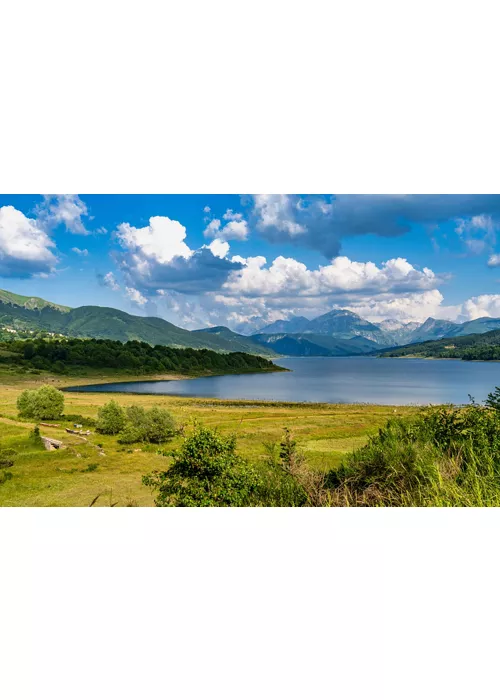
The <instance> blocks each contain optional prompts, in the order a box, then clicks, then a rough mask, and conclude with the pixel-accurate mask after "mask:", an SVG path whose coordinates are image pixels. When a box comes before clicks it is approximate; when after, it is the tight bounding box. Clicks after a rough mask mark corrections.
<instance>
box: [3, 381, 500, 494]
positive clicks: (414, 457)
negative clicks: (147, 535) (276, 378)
mask: <svg viewBox="0 0 500 700" xmlns="http://www.w3.org/2000/svg"><path fill="white" fill-rule="evenodd" d="M44 381H45V382H48V381H50V382H51V384H53V385H52V386H48V387H47V386H45V387H44V386H41V385H40V384H38V385H37V384H36V380H33V378H29V377H27V376H24V377H23V376H22V375H19V376H18V377H17V378H16V383H7V382H3V383H2V384H1V386H0V504H1V505H10V506H12V505H17V506H20V505H31V506H32V505H50V506H57V505H59V506H68V505H79V506H82V505H83V506H88V505H91V504H92V505H103V506H114V505H121V506H126V505H144V506H146V505H154V503H155V502H156V504H157V505H161V506H172V505H183V506H190V505H205V506H210V505H222V506H286V507H290V506H292V507H304V506H306V507H307V506H313V507H315V506H500V410H499V409H500V387H499V388H497V389H495V390H494V391H492V392H491V393H490V395H489V397H488V399H487V401H486V405H485V406H480V405H477V404H475V403H471V404H470V405H468V406H466V407H463V408H457V407H435V408H427V409H415V408H409V407H401V408H397V409H396V408H394V407H383V406H346V405H342V406H333V405H326V404H325V405H319V404H317V405H313V404H309V405H300V404H280V403H258V402H248V401H247V402H245V401H232V402H231V401H217V400H204V399H186V398H182V397H165V396H136V397H134V405H133V406H130V407H128V408H127V409H125V408H124V407H123V405H122V404H121V403H120V400H121V399H123V398H124V397H123V396H117V395H115V396H114V397H113V396H110V395H109V394H106V393H103V394H78V393H71V392H68V393H66V394H65V395H64V398H65V403H66V404H67V413H66V414H64V413H62V406H59V408H58V414H59V416H58V418H57V425H52V424H50V425H46V426H40V428H39V427H38V426H36V424H35V425H34V423H36V422H37V421H38V420H39V419H38V418H33V419H31V422H30V420H29V419H28V418H26V417H22V419H19V418H18V417H17V404H18V401H19V403H20V404H21V405H23V401H24V399H21V400H20V398H21V397H22V396H23V394H24V391H25V389H26V390H27V391H28V392H34V393H38V392H40V391H41V390H43V389H47V388H48V389H50V390H51V391H50V394H53V392H56V394H57V386H54V385H57V384H58V383H60V381H61V380H60V379H57V378H54V379H49V378H47V379H44ZM59 385H60V384H59ZM41 393H42V395H44V394H45V393H46V392H45V391H42V392H41ZM24 396H26V395H25V394H24ZM110 399H112V400H113V401H114V405H115V408H114V411H113V412H111V413H112V414H114V415H115V416H116V415H118V416H119V426H120V429H119V430H118V429H117V425H116V424H114V426H112V429H111V431H110V432H112V433H113V434H105V433H95V432H93V431H92V430H91V432H90V434H87V432H85V433H84V435H80V434H79V433H78V431H74V430H73V428H74V423H78V424H82V425H88V426H90V427H91V428H93V426H94V423H95V422H96V419H97V425H98V426H99V421H100V420H102V419H103V416H106V414H108V416H107V417H108V420H111V418H112V416H111V418H110V412H109V404H110ZM33 403H36V402H35V401H33ZM28 405H30V404H29V402H28ZM103 408H105V409H106V410H104V411H103V410H102V409H103ZM44 415H46V412H44ZM52 415H54V414H52ZM120 417H121V418H122V419H123V421H122V420H121V419H120ZM67 429H70V430H71V431H72V432H69V433H68V432H67ZM40 431H41V434H42V435H43V436H44V437H45V436H48V437H50V438H54V439H55V440H58V441H60V442H61V443H62V445H61V448H60V449H58V450H54V451H51V452H49V451H46V450H45V449H44V447H43V443H42V441H41V437H40ZM165 443H168V449H166V445H165ZM158 444H159V445H160V447H158V446H157V445H158ZM143 477H145V479H144V483H143Z"/></svg>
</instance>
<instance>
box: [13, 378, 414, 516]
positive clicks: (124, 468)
mask: <svg viewBox="0 0 500 700" xmlns="http://www.w3.org/2000/svg"><path fill="white" fill-rule="evenodd" d="M94 376H95V379H94V381H100V382H106V381H108V382H109V381H110V380H111V379H117V378H118V379H128V380H130V379H134V378H135V377H134V376H133V375H128V376H123V375H122V376H120V375H114V374H113V375H110V374H107V373H105V372H101V373H100V374H99V375H97V374H96V375H94ZM137 379H139V377H137ZM68 383H71V384H73V385H76V384H79V383H81V384H86V383H87V384H88V376H81V377H79V378H75V377H72V378H71V380H70V381H68V379H67V378H65V377H64V375H49V374H47V373H45V372H43V371H42V372H41V375H40V376H39V375H33V374H31V373H24V374H23V373H19V372H18V373H17V374H12V373H11V372H10V371H7V368H6V367H2V366H1V365H0V449H4V448H5V449H14V450H16V452H17V455H16V456H15V458H14V467H12V468H11V469H10V471H11V472H12V475H13V478H11V479H9V480H8V481H7V482H5V483H4V484H2V485H1V486H0V506H87V507H88V506H89V505H90V504H91V503H92V502H93V501H94V499H97V500H96V501H95V504H94V507H99V506H103V507H109V506H110V505H114V504H116V505H117V506H130V505H137V506H152V505H154V500H153V494H152V493H151V490H150V489H149V488H147V487H145V486H144V485H143V484H142V477H143V476H144V475H146V474H150V473H151V472H153V471H160V472H161V471H167V470H168V467H169V466H170V464H171V459H172V458H171V457H170V456H169V453H170V452H171V451H175V450H177V449H179V448H180V447H181V446H182V444H183V440H184V433H185V434H186V435H190V434H191V432H192V430H193V425H194V424H196V423H199V424H202V425H204V426H205V427H206V428H210V429H215V428H217V430H218V432H219V434H220V435H221V436H223V437H228V436H231V435H235V436H236V438H237V453H238V454H239V455H240V456H241V458H242V459H243V460H245V462H246V463H247V464H248V465H251V467H252V468H254V469H255V470H256V471H257V473H258V474H259V475H260V476H261V478H262V486H261V487H259V489H260V490H259V493H258V494H255V500H257V497H258V499H259V501H260V502H261V503H266V504H267V505H273V506H288V505H290V504H294V505H296V506H298V505H300V504H301V503H303V502H304V491H303V489H300V488H297V486H296V483H295V481H294V480H292V479H291V478H289V477H288V476H287V475H286V474H285V473H284V471H283V470H282V468H281V466H280V464H279V462H280V455H279V453H280V442H281V440H282V437H283V428H284V427H285V426H288V427H290V429H291V430H292V431H293V436H294V440H295V441H296V443H297V449H298V451H299V452H301V453H303V455H304V460H305V461H304V463H303V465H302V467H301V468H302V469H304V470H306V474H312V476H313V477H314V478H316V475H319V476H321V475H324V474H325V473H326V472H328V471H330V470H332V469H336V468H337V467H338V466H339V465H340V464H341V463H342V461H343V460H344V459H345V457H346V455H347V454H349V453H350V452H351V451H352V450H353V449H356V448H358V447H360V446H362V445H364V444H365V443H366V441H367V440H368V438H369V437H370V436H373V435H375V434H376V433H377V431H378V429H379V428H380V427H381V426H382V425H383V424H384V423H385V422H386V421H387V419H388V418H390V417H392V416H394V415H398V416H411V415H413V414H415V413H416V410H417V409H415V408H414V407H404V406H403V407H398V408H397V409H395V408H394V407H393V406H360V405H352V406H351V405H345V404H342V405H332V404H303V403H280V402H258V401H232V400H218V399H195V398H187V397H179V396H161V395H134V396H133V397H131V396H125V395H124V394H110V393H106V392H102V393H83V392H71V391H65V392H64V399H65V408H64V411H65V412H64V414H63V415H62V416H61V418H60V419H58V420H57V421H54V422H53V421H48V422H49V423H51V424H52V423H54V427H51V426H40V431H41V434H42V435H43V436H44V437H50V438H54V439H56V440H60V441H61V442H62V443H63V446H62V448H61V449H58V450H54V451H50V452H49V451H47V450H45V449H44V447H43V445H42V444H41V441H40V439H39V438H38V441H34V439H33V437H30V435H31V433H32V431H33V426H34V424H35V422H36V421H35V420H31V421H30V420H29V419H24V418H23V419H19V418H18V411H17V406H16V403H17V399H18V397H19V395H20V394H21V393H22V391H24V390H25V389H38V388H39V387H40V386H41V385H42V384H51V385H52V386H55V387H56V388H59V389H60V388H62V387H64V386H65V384H68ZM110 399H114V400H115V401H116V402H117V403H118V404H119V405H120V406H121V407H122V408H123V409H126V407H127V405H128V404H130V403H133V404H134V406H137V407H142V408H144V409H145V410H146V411H149V410H150V409H152V408H154V407H157V408H160V409H162V410H165V411H167V412H168V413H169V414H170V415H171V416H172V418H173V419H174V421H175V425H176V431H175V434H174V435H173V436H172V437H171V438H169V439H168V441H167V444H163V445H162V446H161V447H160V448H158V446H157V445H155V444H150V443H148V442H145V441H144V442H143V441H139V442H137V443H132V444H128V443H127V444H125V443H122V442H120V440H121V437H122V436H121V434H117V435H104V434H102V433H97V432H96V430H95V422H96V419H97V414H98V410H99V408H101V407H102V406H104V405H105V404H106V403H108V402H109V401H110ZM395 412H396V413H395ZM75 423H76V424H81V425H83V432H84V435H83V436H80V435H78V434H71V433H68V432H67V429H71V430H75V425H74V424H75ZM56 425H57V426H59V427H55V426H56ZM87 429H88V430H90V435H87V434H86V433H87ZM77 432H78V429H77ZM167 450H168V452H167ZM269 450H271V453H274V456H273V454H270V453H269ZM92 464H97V465H98V466H97V468H96V469H95V470H93V471H85V470H86V469H87V467H88V466H89V465H92Z"/></svg>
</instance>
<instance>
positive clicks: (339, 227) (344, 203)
mask: <svg viewBox="0 0 500 700" xmlns="http://www.w3.org/2000/svg"><path fill="white" fill-rule="evenodd" d="M499 216H500V195H336V196H333V195H328V196H307V197H300V196H299V195H254V197H253V212H252V218H253V221H254V223H255V226H256V228H257V229H258V230H259V231H260V233H261V235H262V236H264V237H265V238H267V239H268V240H270V241H271V242H274V243H290V242H291V243H295V244H297V245H304V246H308V247H310V248H313V249H315V250H319V251H320V252H322V253H323V254H324V255H326V256H327V257H328V258H331V257H333V256H335V255H338V252H339V250H340V241H341V239H342V238H344V237H346V236H358V235H363V234H369V233H372V234H376V235H379V236H400V235H402V234H404V233H406V232H407V231H409V229H410V222H413V223H417V224H427V225H430V224H441V223H443V222H445V221H449V220H457V225H458V228H459V229H460V227H462V229H463V230H464V231H465V230H466V229H469V233H470V232H471V231H474V229H475V230H476V232H477V231H479V229H480V228H481V227H483V230H484V227H485V226H486V233H488V231H491V230H492V229H494V227H495V226H496V221H497V219H498V217H499ZM467 240H470V241H471V243H470V247H471V249H474V247H475V248H476V250H475V251H474V252H477V248H478V246H479V245H480V244H478V243H477V242H476V243H474V242H473V241H474V240H476V241H477V240H478V239H477V238H474V236H472V237H468V238H467Z"/></svg>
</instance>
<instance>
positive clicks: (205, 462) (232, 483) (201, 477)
mask: <svg viewBox="0 0 500 700" xmlns="http://www.w3.org/2000/svg"><path fill="white" fill-rule="evenodd" d="M172 457H173V463H172V466H171V467H170V469H169V470H168V471H164V472H153V473H152V474H149V475H147V476H145V477H143V483H144V484H146V485H147V486H150V487H151V488H152V489H153V490H155V491H156V492H157V496H156V499H155V504H156V505H157V506H248V505H256V504H257V494H258V489H259V487H260V485H261V478H260V477H259V475H258V474H257V472H256V471H255V470H253V469H252V468H250V467H249V466H248V465H247V464H246V462H245V461H244V460H243V459H242V458H241V457H239V455H238V454H237V453H236V438H235V437H234V436H232V437H223V436H222V435H220V434H219V433H218V432H217V431H216V430H211V429H209V428H204V427H201V426H197V427H196V428H195V430H194V432H193V433H192V435H190V436H189V437H188V438H186V439H185V440H184V443H183V444H182V447H181V448H180V449H179V450H177V451H175V452H173V453H172Z"/></svg>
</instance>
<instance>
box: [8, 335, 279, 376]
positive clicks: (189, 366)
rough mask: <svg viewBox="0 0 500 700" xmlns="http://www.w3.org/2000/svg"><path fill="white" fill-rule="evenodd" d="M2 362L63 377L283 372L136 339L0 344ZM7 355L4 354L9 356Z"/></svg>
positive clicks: (264, 363)
mask: <svg viewBox="0 0 500 700" xmlns="http://www.w3.org/2000/svg"><path fill="white" fill-rule="evenodd" d="M2 349H3V350H4V354H3V355H2V354H0V363H3V364H6V365H16V366H18V367H19V368H23V369H25V370H26V369H35V370H45V371H50V372H56V373H59V374H67V373H70V372H72V373H81V370H82V368H98V369H102V368H105V369H114V370H117V369H120V370H129V371H132V372H134V373H135V374H158V373H162V372H175V373H181V374H191V375H199V374H225V373H228V372H237V373H239V372H257V371H279V370H281V368H280V367H278V366H277V365H274V364H273V363H272V362H271V361H270V360H267V359H265V358H264V357H261V356H258V355H248V354H246V353H241V352H232V353H227V354H224V353H218V352H214V351H213V350H193V349H191V348H183V349H180V348H171V347H166V346H164V345H155V346H154V347H152V346H151V345H148V344H147V343H142V342H139V341H138V340H132V341H129V342H127V343H121V342H119V341H116V340H79V339H76V338H73V339H57V340H56V339H54V340H46V339H39V340H34V341H11V342H10V343H3V344H2V343H0V350H2ZM5 353H6V354H5Z"/></svg>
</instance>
